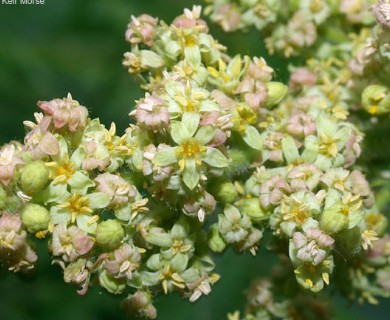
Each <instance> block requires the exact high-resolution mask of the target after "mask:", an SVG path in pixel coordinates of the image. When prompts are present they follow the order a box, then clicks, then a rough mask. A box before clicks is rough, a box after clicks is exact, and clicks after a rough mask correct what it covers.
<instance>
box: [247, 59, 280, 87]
mask: <svg viewBox="0 0 390 320" xmlns="http://www.w3.org/2000/svg"><path fill="white" fill-rule="evenodd" d="M273 72H274V70H273V69H272V68H271V67H270V66H268V65H267V62H265V60H264V58H262V57H261V58H257V57H254V58H253V61H251V62H250V63H249V67H248V71H247V73H246V75H247V77H250V78H253V79H256V80H259V81H261V82H263V83H265V82H268V81H270V80H271V79H272V73H273Z"/></svg>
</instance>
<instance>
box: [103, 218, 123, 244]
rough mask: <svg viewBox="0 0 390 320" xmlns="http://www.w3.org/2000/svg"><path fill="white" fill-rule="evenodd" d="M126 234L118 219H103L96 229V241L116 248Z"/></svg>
mask: <svg viewBox="0 0 390 320" xmlns="http://www.w3.org/2000/svg"><path fill="white" fill-rule="evenodd" d="M124 236H125V232H124V231H123V228H122V225H121V224H120V223H119V222H118V221H117V220H113V219H110V220H106V221H103V222H101V223H99V224H98V226H97V229H96V242H97V243H98V244H99V245H101V246H103V247H108V248H110V249H114V248H116V247H117V246H118V245H119V244H120V242H121V240H122V239H123V237H124Z"/></svg>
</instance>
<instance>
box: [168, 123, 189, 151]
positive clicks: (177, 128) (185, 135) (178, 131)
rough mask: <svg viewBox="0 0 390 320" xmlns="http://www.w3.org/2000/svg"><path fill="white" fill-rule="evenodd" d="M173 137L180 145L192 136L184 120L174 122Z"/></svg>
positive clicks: (172, 125)
mask: <svg viewBox="0 0 390 320" xmlns="http://www.w3.org/2000/svg"><path fill="white" fill-rule="evenodd" d="M171 137H172V139H173V141H175V142H176V143H177V144H178V145H180V144H182V143H183V142H184V141H185V140H188V139H189V138H191V137H192V135H190V133H189V132H188V129H187V127H186V126H185V125H184V124H183V123H182V122H173V121H172V124H171Z"/></svg>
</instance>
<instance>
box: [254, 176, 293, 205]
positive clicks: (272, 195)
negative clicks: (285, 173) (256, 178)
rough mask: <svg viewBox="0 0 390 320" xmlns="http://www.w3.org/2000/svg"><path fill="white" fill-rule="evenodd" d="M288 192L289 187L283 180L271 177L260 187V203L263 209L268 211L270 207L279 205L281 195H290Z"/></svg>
mask: <svg viewBox="0 0 390 320" xmlns="http://www.w3.org/2000/svg"><path fill="white" fill-rule="evenodd" d="M290 191H291V190H290V186H289V185H288V184H287V182H286V181H285V180H284V179H283V178H281V177H279V176H273V177H271V178H269V179H267V180H266V181H264V182H263V183H262V184H261V186H260V190H259V193H260V203H261V205H262V206H263V208H266V209H268V208H269V207H270V206H271V205H277V204H280V203H281V202H282V199H283V195H285V194H288V193H290Z"/></svg>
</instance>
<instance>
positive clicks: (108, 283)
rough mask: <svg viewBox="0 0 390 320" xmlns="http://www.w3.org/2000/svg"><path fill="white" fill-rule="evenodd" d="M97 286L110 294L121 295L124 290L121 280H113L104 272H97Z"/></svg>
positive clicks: (124, 285)
mask: <svg viewBox="0 0 390 320" xmlns="http://www.w3.org/2000/svg"><path fill="white" fill-rule="evenodd" d="M99 284H100V285H101V286H102V287H103V288H104V289H106V290H107V291H108V292H109V293H112V294H121V293H122V292H123V291H124V290H125V289H126V282H125V281H124V280H123V279H115V278H114V277H112V276H110V274H109V273H108V272H107V271H106V270H102V271H101V272H99Z"/></svg>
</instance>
